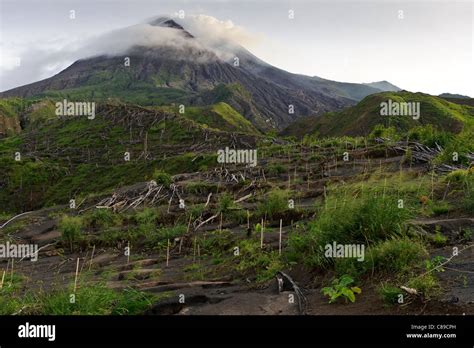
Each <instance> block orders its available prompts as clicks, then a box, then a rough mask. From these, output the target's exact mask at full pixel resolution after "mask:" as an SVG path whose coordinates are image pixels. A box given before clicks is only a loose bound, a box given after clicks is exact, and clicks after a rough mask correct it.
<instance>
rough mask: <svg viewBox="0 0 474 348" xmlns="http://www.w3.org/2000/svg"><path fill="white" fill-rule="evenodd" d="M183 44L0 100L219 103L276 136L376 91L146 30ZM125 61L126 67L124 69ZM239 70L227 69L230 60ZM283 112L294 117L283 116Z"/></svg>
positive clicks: (83, 69) (70, 72)
mask: <svg viewBox="0 0 474 348" xmlns="http://www.w3.org/2000/svg"><path fill="white" fill-rule="evenodd" d="M149 26H150V27H157V26H158V27H160V28H161V27H163V28H164V29H166V30H167V31H168V33H169V32H171V33H172V34H173V35H175V36H174V37H177V38H179V40H181V41H180V42H184V43H183V44H181V46H179V47H178V46H177V45H176V44H175V42H174V41H170V42H169V43H165V44H161V45H159V46H152V47H149V46H140V45H135V46H133V47H131V48H130V49H128V50H127V51H126V52H125V53H124V54H122V55H117V56H106V55H103V56H97V57H92V58H87V59H82V60H79V61H76V62H75V63H73V64H72V65H71V66H69V67H68V68H67V69H65V70H63V71H61V72H60V73H58V74H57V75H55V76H53V77H50V78H48V79H45V80H42V81H39V82H35V83H32V84H29V85H26V86H22V87H17V88H14V89H11V90H9V91H6V92H3V93H1V94H0V95H1V96H2V97H10V96H19V97H28V98H31V97H45V96H48V97H52V98H55V99H61V98H68V99H72V100H73V99H76V100H77V99H87V100H104V99H108V98H118V99H120V100H124V101H127V102H132V103H138V104H142V105H167V104H168V105H169V104H171V103H175V104H176V103H177V104H185V105H198V106H199V105H201V106H202V105H208V104H214V103H216V102H226V103H227V104H229V105H230V106H232V107H233V108H234V109H236V110H237V111H238V112H239V113H241V114H242V115H243V116H244V117H245V118H247V119H248V120H250V121H251V122H252V123H253V124H254V125H255V126H256V127H257V128H259V129H269V128H277V129H282V128H283V127H285V126H287V125H289V124H290V123H292V122H293V121H294V120H296V119H298V118H299V117H301V116H305V115H319V114H322V113H325V112H328V111H334V110H340V109H342V108H344V107H347V106H350V105H353V104H354V103H355V102H356V101H357V100H360V99H361V98H363V97H365V96H367V95H369V94H372V93H376V92H379V91H380V89H378V88H374V87H371V86H368V85H363V84H350V83H339V82H335V81H329V80H325V79H321V78H318V77H308V76H304V75H297V74H291V73H289V72H286V71H284V70H281V69H278V68H276V67H273V66H271V65H269V64H267V63H265V62H263V61H261V60H260V59H258V58H257V57H255V56H254V55H253V54H251V53H250V52H248V51H247V50H245V49H244V48H243V47H240V46H237V45H233V44H228V45H225V47H219V49H217V50H216V49H215V48H213V47H210V46H209V47H206V46H205V45H203V44H202V42H200V41H199V40H198V39H197V38H195V37H194V36H193V34H192V33H190V32H188V31H186V30H185V29H184V24H183V25H181V24H178V23H177V22H176V21H174V20H171V19H166V18H159V19H156V20H153V21H151V22H150V23H149ZM125 57H128V58H129V59H130V66H126V65H125V64H124V59H125ZM235 57H237V58H238V59H239V64H238V66H236V65H235V64H234V62H235V60H234V58H235ZM290 105H292V106H293V109H294V113H290V112H289V109H290Z"/></svg>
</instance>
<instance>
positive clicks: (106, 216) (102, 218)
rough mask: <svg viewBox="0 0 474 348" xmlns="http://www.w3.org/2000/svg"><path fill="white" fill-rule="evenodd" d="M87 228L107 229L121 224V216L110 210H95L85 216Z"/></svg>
mask: <svg viewBox="0 0 474 348" xmlns="http://www.w3.org/2000/svg"><path fill="white" fill-rule="evenodd" d="M84 221H85V224H86V225H87V226H91V227H94V228H107V227H110V226H114V225H116V224H119V223H120V221H121V220H120V216H119V215H116V214H114V213H113V212H112V211H111V210H110V209H94V210H93V211H92V212H91V213H89V214H87V215H85V216H84Z"/></svg>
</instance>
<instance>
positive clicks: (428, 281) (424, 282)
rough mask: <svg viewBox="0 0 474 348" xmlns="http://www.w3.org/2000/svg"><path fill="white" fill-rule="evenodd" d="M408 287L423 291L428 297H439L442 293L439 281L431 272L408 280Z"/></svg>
mask: <svg viewBox="0 0 474 348" xmlns="http://www.w3.org/2000/svg"><path fill="white" fill-rule="evenodd" d="M408 287H410V288H413V289H416V290H417V291H418V292H421V293H422V294H423V295H424V297H425V298H426V299H431V298H434V297H437V296H438V295H439V294H440V293H441V287H440V285H439V282H438V280H437V279H436V277H435V276H434V275H433V274H431V273H428V274H425V275H422V276H418V277H415V278H413V279H411V280H410V281H409V282H408Z"/></svg>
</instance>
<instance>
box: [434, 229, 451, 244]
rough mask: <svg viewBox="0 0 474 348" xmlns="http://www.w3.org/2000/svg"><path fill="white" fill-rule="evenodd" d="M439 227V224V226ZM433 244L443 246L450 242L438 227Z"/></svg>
mask: <svg viewBox="0 0 474 348" xmlns="http://www.w3.org/2000/svg"><path fill="white" fill-rule="evenodd" d="M437 227H438V226H437ZM432 241H433V244H434V245H436V246H438V247H442V246H445V245H446V243H447V242H448V237H446V236H444V235H443V234H442V233H441V231H440V230H439V229H438V228H437V229H436V232H435V234H434V236H433V237H432Z"/></svg>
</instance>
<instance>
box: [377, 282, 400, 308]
mask: <svg viewBox="0 0 474 348" xmlns="http://www.w3.org/2000/svg"><path fill="white" fill-rule="evenodd" d="M378 292H379V294H380V296H381V297H382V300H383V301H384V302H385V303H386V304H389V305H394V304H397V303H399V299H400V296H403V291H402V290H401V289H400V288H398V287H396V286H393V285H390V284H382V285H381V286H380V287H379V288H378Z"/></svg>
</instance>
